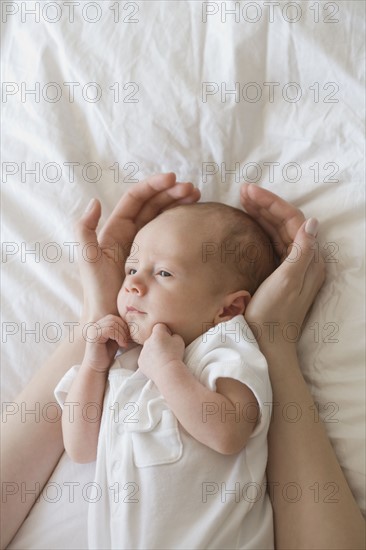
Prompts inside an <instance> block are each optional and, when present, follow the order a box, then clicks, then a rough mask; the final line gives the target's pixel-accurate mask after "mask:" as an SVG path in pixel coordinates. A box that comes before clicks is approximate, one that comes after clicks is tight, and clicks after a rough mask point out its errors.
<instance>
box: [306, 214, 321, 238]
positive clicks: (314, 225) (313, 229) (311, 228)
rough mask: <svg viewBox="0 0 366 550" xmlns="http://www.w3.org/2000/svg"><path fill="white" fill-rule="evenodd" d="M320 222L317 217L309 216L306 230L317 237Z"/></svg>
mask: <svg viewBox="0 0 366 550" xmlns="http://www.w3.org/2000/svg"><path fill="white" fill-rule="evenodd" d="M318 228H319V222H318V220H317V219H316V218H309V219H308V221H307V222H306V224H305V232H306V233H307V234H308V235H312V236H313V237H316V236H317V234H318Z"/></svg>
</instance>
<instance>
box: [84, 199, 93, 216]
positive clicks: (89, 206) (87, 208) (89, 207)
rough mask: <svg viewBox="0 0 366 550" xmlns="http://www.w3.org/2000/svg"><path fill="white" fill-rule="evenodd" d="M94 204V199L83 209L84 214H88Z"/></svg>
mask: <svg viewBox="0 0 366 550" xmlns="http://www.w3.org/2000/svg"><path fill="white" fill-rule="evenodd" d="M94 204H95V199H91V200H90V202H89V204H88V206H87V207H86V208H85V210H84V213H86V212H90V210H91V209H92V208H93V206H94Z"/></svg>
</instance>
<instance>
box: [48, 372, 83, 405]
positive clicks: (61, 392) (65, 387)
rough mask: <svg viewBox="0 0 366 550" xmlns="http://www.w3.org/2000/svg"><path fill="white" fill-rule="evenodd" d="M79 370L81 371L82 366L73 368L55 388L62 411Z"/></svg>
mask: <svg viewBox="0 0 366 550" xmlns="http://www.w3.org/2000/svg"><path fill="white" fill-rule="evenodd" d="M79 369H80V365H74V366H73V367H71V369H69V370H68V371H67V372H66V373H65V374H64V376H63V377H62V378H61V380H60V381H59V383H58V384H57V386H56V388H55V391H54V394H55V397H56V400H57V402H58V404H59V405H60V407H61V408H62V409H63V408H64V403H65V401H66V398H67V394H68V393H69V391H70V388H71V384H72V383H73V381H74V380H75V378H76V375H77V373H78V370H79Z"/></svg>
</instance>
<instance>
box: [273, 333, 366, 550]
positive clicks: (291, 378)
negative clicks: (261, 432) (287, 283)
mask: <svg viewBox="0 0 366 550" xmlns="http://www.w3.org/2000/svg"><path fill="white" fill-rule="evenodd" d="M263 352H264V353H265V355H266V357H267V360H268V363H269V369H270V377H271V383H272V388H273V401H274V407H273V411H274V412H273V418H272V423H271V427H270V431H269V463H268V469H267V471H268V482H269V491H270V495H271V499H272V504H273V506H274V519H275V540H276V549H277V550H283V549H289V550H290V549H291V550H297V549H300V548H302V549H306V550H309V549H316V550H320V549H326V550H332V549H342V550H343V549H344V550H345V549H347V550H353V549H361V548H364V521H363V518H362V515H361V512H360V510H359V508H358V506H357V503H356V502H355V500H354V498H353V495H352V493H351V491H350V489H349V487H348V484H347V482H346V479H345V477H344V475H343V472H342V470H341V468H340V466H339V463H338V461H337V458H336V456H335V453H334V451H333V448H332V446H331V444H330V442H329V439H328V437H327V434H326V431H325V427H324V424H323V423H322V422H321V420H320V419H319V417H318V415H317V414H316V409H315V404H314V401H313V399H312V396H311V394H310V392H309V389H308V387H307V385H306V383H305V381H304V378H303V376H302V374H301V371H300V368H299V363H298V359H297V355H296V351H295V350H294V349H291V348H287V349H282V350H281V349H274V346H273V344H272V347H271V346H268V349H266V350H263Z"/></svg>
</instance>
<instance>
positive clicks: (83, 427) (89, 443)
mask: <svg viewBox="0 0 366 550" xmlns="http://www.w3.org/2000/svg"><path fill="white" fill-rule="evenodd" d="M95 328H96V335H95V337H93V341H92V342H91V341H90V342H88V343H87V344H86V349H85V355H84V359H83V361H82V364H81V366H80V368H79V371H78V373H77V375H76V378H75V380H74V381H73V383H72V386H71V388H70V391H69V392H68V395H67V401H65V403H64V409H63V413H62V433H63V439H64V445H65V450H66V452H67V454H68V455H69V457H70V458H71V459H72V460H73V461H74V462H80V463H85V462H92V461H93V460H95V459H96V456H97V444H98V435H99V429H100V422H101V417H102V409H103V399H104V392H105V386H106V382H107V378H108V370H109V367H110V365H111V362H112V360H113V358H114V356H115V354H116V352H117V349H118V346H121V347H125V346H126V345H127V342H128V328H127V325H126V323H125V322H124V321H122V319H121V318H120V317H117V316H115V315H107V316H106V317H103V319H101V320H100V321H98V323H95Z"/></svg>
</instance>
